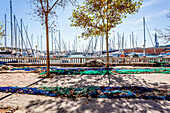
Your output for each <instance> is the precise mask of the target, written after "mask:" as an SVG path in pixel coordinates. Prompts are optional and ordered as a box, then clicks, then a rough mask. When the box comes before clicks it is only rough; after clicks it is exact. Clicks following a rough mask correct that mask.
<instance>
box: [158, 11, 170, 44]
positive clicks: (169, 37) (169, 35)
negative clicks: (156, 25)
mask: <svg viewBox="0 0 170 113" xmlns="http://www.w3.org/2000/svg"><path fill="white" fill-rule="evenodd" d="M166 17H167V18H168V19H170V10H169V11H168V13H167V14H166ZM156 31H157V32H158V34H159V36H158V37H159V38H163V39H164V43H168V42H170V26H167V27H166V28H165V31H166V32H163V31H162V30H160V29H156Z"/></svg>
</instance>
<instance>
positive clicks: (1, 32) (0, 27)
mask: <svg viewBox="0 0 170 113" xmlns="http://www.w3.org/2000/svg"><path fill="white" fill-rule="evenodd" d="M4 36H5V26H4V25H2V24H1V22H0V39H1V38H3V37H4ZM0 45H2V43H1V42H0Z"/></svg>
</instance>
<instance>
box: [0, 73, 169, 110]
mask: <svg viewBox="0 0 170 113" xmlns="http://www.w3.org/2000/svg"><path fill="white" fill-rule="evenodd" d="M169 81H170V74H133V75H132V74H130V75H127V74H121V75H120V74H114V75H58V76H56V77H54V78H46V79H44V78H38V74H37V73H1V74H0V87H4V86H18V87H40V86H49V87H55V86H62V87H70V86H73V87H80V86H108V85H110V86H143V87H152V88H160V89H170V82H169ZM0 105H4V106H5V105H10V106H14V107H17V106H18V107H19V110H17V111H16V112H15V113H65V112H69V113H110V112H113V113H122V112H125V113H132V112H136V113H160V112H161V113H162V112H163V113H170V101H162V100H161V101H159V100H144V99H105V98H92V100H91V101H88V99H87V98H78V99H76V100H73V99H67V98H61V97H47V96H38V95H28V94H10V93H0Z"/></svg>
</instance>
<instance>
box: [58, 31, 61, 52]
mask: <svg viewBox="0 0 170 113" xmlns="http://www.w3.org/2000/svg"><path fill="white" fill-rule="evenodd" d="M58 33H59V51H60V53H61V39H60V30H58Z"/></svg>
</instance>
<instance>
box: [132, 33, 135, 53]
mask: <svg viewBox="0 0 170 113" xmlns="http://www.w3.org/2000/svg"><path fill="white" fill-rule="evenodd" d="M134 40H135V38H134V34H133V31H132V46H133V53H134V47H135V46H134Z"/></svg>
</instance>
